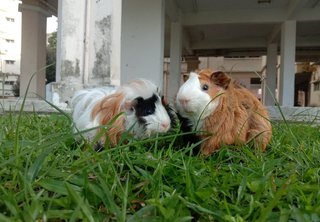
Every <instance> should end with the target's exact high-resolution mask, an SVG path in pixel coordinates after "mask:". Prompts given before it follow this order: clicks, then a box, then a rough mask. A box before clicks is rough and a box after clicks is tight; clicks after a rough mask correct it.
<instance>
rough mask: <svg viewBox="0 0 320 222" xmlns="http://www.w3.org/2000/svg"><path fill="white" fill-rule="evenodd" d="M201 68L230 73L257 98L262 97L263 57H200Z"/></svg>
mask: <svg viewBox="0 0 320 222" xmlns="http://www.w3.org/2000/svg"><path fill="white" fill-rule="evenodd" d="M199 60H200V64H199V68H200V69H204V68H210V69H213V70H221V71H224V72H226V73H228V74H229V75H230V76H231V77H232V78H233V79H234V80H235V81H237V82H239V83H240V84H241V85H242V86H244V87H245V88H247V89H249V90H250V91H251V92H252V93H254V94H255V95H256V96H257V98H259V99H261V97H262V89H261V88H262V87H261V83H260V81H259V80H260V77H259V75H258V74H260V73H261V71H262V69H263V67H264V66H265V60H264V58H263V57H249V58H248V57H244V58H224V57H200V58H199Z"/></svg>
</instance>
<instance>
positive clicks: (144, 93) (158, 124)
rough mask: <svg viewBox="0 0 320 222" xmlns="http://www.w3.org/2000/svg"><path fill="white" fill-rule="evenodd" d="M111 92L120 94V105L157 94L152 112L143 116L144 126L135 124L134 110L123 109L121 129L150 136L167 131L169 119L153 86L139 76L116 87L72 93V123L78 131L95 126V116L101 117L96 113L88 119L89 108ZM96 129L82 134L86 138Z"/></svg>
mask: <svg viewBox="0 0 320 222" xmlns="http://www.w3.org/2000/svg"><path fill="white" fill-rule="evenodd" d="M112 93H121V94H123V95H124V99H123V100H122V101H121V107H123V105H124V104H125V103H126V102H131V101H132V100H134V99H135V98H137V97H142V98H144V99H147V98H149V97H151V96H152V95H153V94H156V95H157V96H158V102H157V103H156V110H155V113H154V114H151V115H149V116H146V117H144V119H145V120H146V124H147V125H146V129H144V128H143V126H141V125H139V124H138V122H137V117H136V116H135V111H134V110H133V111H132V110H125V113H124V115H125V129H126V130H128V129H131V130H132V131H131V132H132V133H133V135H134V136H135V137H136V138H146V137H149V136H150V135H153V134H157V133H163V132H167V131H168V130H169V127H170V122H171V121H170V118H169V115H168V113H167V112H166V110H165V108H164V107H163V106H162V104H161V99H160V97H159V95H158V92H157V87H156V86H155V85H154V84H153V83H152V82H150V81H148V80H145V79H139V80H136V81H132V82H130V83H128V84H125V85H123V86H121V87H119V88H118V89H116V90H115V89H113V90H110V89H106V88H96V89H90V90H81V91H79V92H77V93H76V94H75V95H74V97H73V99H72V102H71V104H72V107H73V121H74V125H75V127H76V128H77V129H78V130H79V131H83V130H87V129H91V128H94V127H98V126H99V122H100V121H99V119H100V118H101V116H100V115H97V116H96V118H94V119H92V117H91V116H92V109H93V108H94V106H95V105H96V104H97V103H98V102H100V100H101V99H103V98H104V97H106V96H108V95H111V94H112ZM162 125H168V127H166V128H163V127H162ZM75 131H76V130H75ZM96 132H97V130H90V131H89V132H86V133H85V134H84V136H85V137H86V138H89V139H90V138H93V137H94V136H95V135H96Z"/></svg>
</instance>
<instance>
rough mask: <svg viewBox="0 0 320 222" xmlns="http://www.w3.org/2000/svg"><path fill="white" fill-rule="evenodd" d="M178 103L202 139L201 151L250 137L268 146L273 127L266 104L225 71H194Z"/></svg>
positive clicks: (208, 152) (177, 97) (179, 109)
mask: <svg viewBox="0 0 320 222" xmlns="http://www.w3.org/2000/svg"><path fill="white" fill-rule="evenodd" d="M175 105H176V109H177V111H178V113H179V114H180V115H181V116H182V117H184V118H186V119H188V121H189V123H190V125H191V127H192V129H193V130H199V131H201V133H200V134H199V135H198V136H199V138H200V139H203V142H202V144H201V148H200V149H201V153H203V154H205V155H209V154H212V153H213V152H215V151H216V150H218V149H219V148H220V147H221V146H222V145H239V144H245V143H247V142H249V141H253V142H254V146H255V147H261V149H262V150H265V149H266V146H267V144H268V143H269V141H270V139H271V135H272V127H271V124H270V121H269V119H268V118H269V116H268V112H267V110H266V108H265V107H264V106H263V105H262V104H261V102H260V101H259V100H258V99H257V98H256V97H255V96H254V95H253V94H252V93H251V92H250V91H249V90H247V89H246V88H244V87H241V86H240V85H238V84H236V83H234V82H232V81H231V78H230V77H229V76H228V75H227V74H226V73H224V72H221V71H217V72H213V71H212V70H210V69H204V70H200V71H198V72H191V73H190V75H189V78H188V79H187V80H186V82H185V83H184V84H183V85H182V86H181V87H180V88H179V91H178V93H177V95H176V100H175Z"/></svg>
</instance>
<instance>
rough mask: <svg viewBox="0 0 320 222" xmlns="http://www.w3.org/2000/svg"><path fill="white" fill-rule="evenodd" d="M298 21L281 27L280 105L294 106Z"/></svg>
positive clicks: (285, 23) (289, 22)
mask: <svg viewBox="0 0 320 222" xmlns="http://www.w3.org/2000/svg"><path fill="white" fill-rule="evenodd" d="M295 50H296V21H285V22H284V23H283V24H282V26H281V65H280V89H279V103H280V105H281V106H289V107H292V106H293V105H294V78H295V55H296V51H295Z"/></svg>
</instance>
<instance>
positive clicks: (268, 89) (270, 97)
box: [263, 43, 278, 106]
mask: <svg viewBox="0 0 320 222" xmlns="http://www.w3.org/2000/svg"><path fill="white" fill-rule="evenodd" d="M277 48H278V45H277V43H270V44H269V45H268V48H267V68H266V80H265V82H264V100H263V101H264V105H266V106H274V105H275V99H276V86H277V57H278V50H277Z"/></svg>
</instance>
